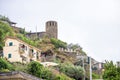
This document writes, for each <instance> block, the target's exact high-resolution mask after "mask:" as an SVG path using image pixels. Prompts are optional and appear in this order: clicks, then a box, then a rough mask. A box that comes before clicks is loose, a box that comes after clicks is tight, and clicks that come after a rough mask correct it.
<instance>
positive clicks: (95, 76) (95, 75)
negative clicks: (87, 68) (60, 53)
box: [92, 73, 100, 79]
mask: <svg viewBox="0 0 120 80" xmlns="http://www.w3.org/2000/svg"><path fill="white" fill-rule="evenodd" d="M92 78H93V79H100V75H98V74H96V73H92Z"/></svg>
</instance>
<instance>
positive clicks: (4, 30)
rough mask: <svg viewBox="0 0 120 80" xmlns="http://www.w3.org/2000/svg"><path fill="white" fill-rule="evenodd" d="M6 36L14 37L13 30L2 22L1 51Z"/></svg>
mask: <svg viewBox="0 0 120 80" xmlns="http://www.w3.org/2000/svg"><path fill="white" fill-rule="evenodd" d="M6 36H14V32H13V29H12V28H11V27H10V26H9V25H8V24H6V23H4V22H2V21H0V49H2V47H3V46H4V42H3V41H4V39H5V37H6Z"/></svg>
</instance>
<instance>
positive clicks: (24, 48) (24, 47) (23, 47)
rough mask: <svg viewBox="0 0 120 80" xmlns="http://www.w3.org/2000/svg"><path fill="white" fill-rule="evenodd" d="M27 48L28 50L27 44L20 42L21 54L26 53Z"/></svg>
mask: <svg viewBox="0 0 120 80" xmlns="http://www.w3.org/2000/svg"><path fill="white" fill-rule="evenodd" d="M25 50H26V46H25V45H24V44H20V45H19V52H20V54H23V53H25Z"/></svg>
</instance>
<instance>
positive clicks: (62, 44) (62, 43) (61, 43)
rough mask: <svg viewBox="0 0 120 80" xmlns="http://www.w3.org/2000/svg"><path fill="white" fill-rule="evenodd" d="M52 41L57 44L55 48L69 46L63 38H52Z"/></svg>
mask: <svg viewBox="0 0 120 80" xmlns="http://www.w3.org/2000/svg"><path fill="white" fill-rule="evenodd" d="M51 43H52V44H53V45H54V46H55V48H67V43H66V42H63V41H61V40H58V39H55V38H51Z"/></svg>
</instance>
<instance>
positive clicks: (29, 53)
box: [3, 37, 41, 63]
mask: <svg viewBox="0 0 120 80" xmlns="http://www.w3.org/2000/svg"><path fill="white" fill-rule="evenodd" d="M3 55H4V58H6V59H7V60H8V61H10V62H24V63H27V62H30V61H41V50H40V49H38V48H36V47H34V46H31V45H29V44H27V43H25V42H24V41H22V40H20V39H18V38H14V37H7V38H6V39H5V46H4V47H3Z"/></svg>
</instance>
